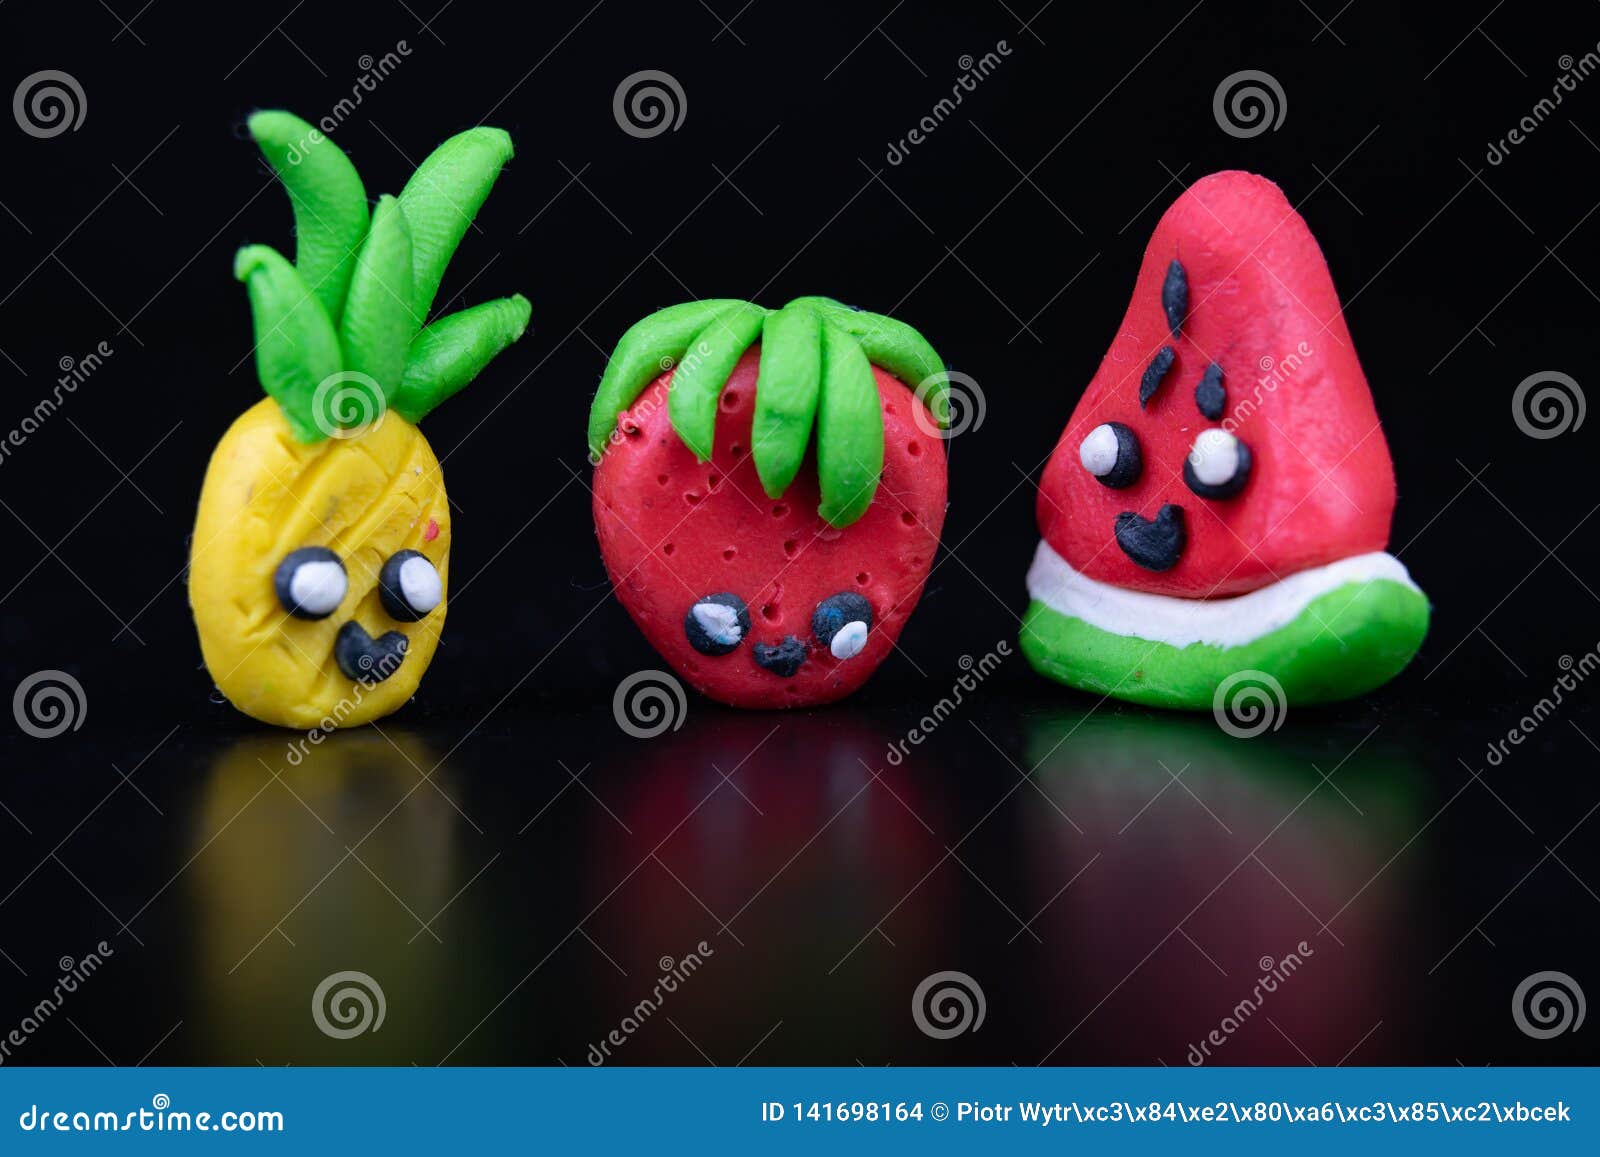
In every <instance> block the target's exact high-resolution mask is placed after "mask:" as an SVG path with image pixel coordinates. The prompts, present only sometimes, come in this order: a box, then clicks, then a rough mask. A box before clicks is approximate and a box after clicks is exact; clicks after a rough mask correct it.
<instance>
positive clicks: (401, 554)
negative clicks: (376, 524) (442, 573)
mask: <svg viewBox="0 0 1600 1157" xmlns="http://www.w3.org/2000/svg"><path fill="white" fill-rule="evenodd" d="M378 599H379V601H381V602H382V603H383V609H384V610H386V611H388V612H389V617H390V618H391V619H394V620H396V621H398V622H402V623H414V622H416V621H417V620H418V619H420V618H422V617H424V616H425V615H427V614H428V612H429V611H431V610H433V608H435V607H437V606H438V605H439V604H440V603H442V602H443V601H444V580H443V579H441V578H440V577H439V572H438V571H437V570H436V569H434V565H433V563H431V562H429V561H428V556H427V555H425V554H423V553H422V552H421V551H420V550H400V551H396V552H395V553H394V554H391V555H390V556H389V561H388V562H386V563H384V564H383V569H382V570H381V571H379V572H378Z"/></svg>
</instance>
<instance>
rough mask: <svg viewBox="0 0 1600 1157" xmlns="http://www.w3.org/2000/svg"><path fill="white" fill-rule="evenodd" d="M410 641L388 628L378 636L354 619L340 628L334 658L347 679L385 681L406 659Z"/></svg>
mask: <svg viewBox="0 0 1600 1157" xmlns="http://www.w3.org/2000/svg"><path fill="white" fill-rule="evenodd" d="M407 645H408V641H407V639H406V637H405V636H404V635H402V634H401V633H400V632H399V631H386V632H384V633H383V634H382V635H379V636H378V637H377V638H376V639H374V638H373V637H372V636H371V635H369V634H368V633H367V629H366V628H365V627H363V626H362V625H361V624H360V623H358V622H356V621H355V620H354V619H351V620H350V621H349V622H348V623H346V624H345V625H344V626H342V627H340V628H339V636H338V638H336V639H334V641H333V658H334V661H335V662H337V663H338V664H339V670H341V671H343V672H344V675H345V678H347V679H353V680H355V681H356V682H357V683H366V684H369V685H370V684H376V683H382V682H383V681H384V680H385V679H387V678H388V677H389V676H390V675H393V674H394V673H395V672H396V671H398V670H399V669H400V664H401V663H403V662H405V658H406V647H407Z"/></svg>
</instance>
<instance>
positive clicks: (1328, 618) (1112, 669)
mask: <svg viewBox="0 0 1600 1157" xmlns="http://www.w3.org/2000/svg"><path fill="white" fill-rule="evenodd" d="M1428 618H1429V607H1428V600H1427V598H1426V596H1424V595H1423V594H1422V592H1421V591H1419V590H1417V589H1416V588H1415V587H1411V586H1407V585H1405V584H1404V583H1400V582H1396V581H1394V580H1391V579H1374V580H1371V581H1367V582H1352V583H1346V584H1345V585H1343V586H1338V587H1335V588H1333V589H1332V590H1330V591H1327V592H1326V593H1325V594H1322V595H1319V596H1318V597H1317V598H1315V599H1313V600H1312V601H1311V602H1309V603H1308V604H1307V605H1306V607H1305V609H1304V610H1303V611H1301V612H1300V613H1299V614H1298V615H1296V616H1295V617H1294V618H1293V619H1291V620H1290V621H1289V622H1288V623H1286V624H1284V625H1283V626H1281V627H1279V628H1277V629H1276V630H1273V631H1270V632H1268V633H1267V634H1265V635H1262V636H1261V637H1260V638H1257V639H1254V640H1252V641H1250V642H1248V643H1242V644H1239V645H1237V646H1231V647H1218V646H1213V645H1209V644H1206V643H1191V644H1190V645H1188V646H1186V647H1177V646H1173V645H1172V644H1170V643H1161V642H1152V641H1151V640H1149V639H1142V638H1138V637H1136V636H1133V635H1119V634H1115V633H1113V632H1111V631H1106V630H1102V629H1101V628H1099V627H1096V626H1093V625H1091V624H1089V623H1087V622H1085V621H1084V620H1083V619H1079V618H1074V617H1072V616H1069V615H1064V614H1062V613H1060V612H1059V611H1056V610H1053V609H1052V608H1050V607H1048V606H1046V605H1045V604H1044V603H1042V602H1040V601H1038V600H1037V599H1035V600H1034V601H1033V602H1032V603H1031V604H1030V605H1029V607H1028V610H1027V613H1026V614H1025V615H1024V616H1023V620H1022V631H1021V644H1022V653H1023V654H1024V655H1025V656H1027V659H1028V662H1029V663H1030V664H1032V666H1033V668H1034V670H1036V671H1038V672H1039V674H1041V675H1044V676H1045V677H1046V678H1050V679H1054V680H1056V681H1057V682H1059V683H1065V684H1067V685H1068V686H1069V687H1076V688H1078V689H1079V690H1081V691H1089V692H1094V693H1097V694H1102V695H1115V696H1116V697H1117V698H1119V699H1127V700H1130V701H1132V702H1135V703H1143V704H1146V705H1148V706H1152V707H1169V708H1174V709H1180V710H1182V709H1190V710H1211V709H1212V707H1213V700H1214V698H1215V696H1216V693H1217V689H1218V687H1220V686H1221V685H1222V683H1223V682H1224V681H1225V680H1227V679H1228V678H1229V677H1230V676H1232V675H1234V674H1236V673H1237V672H1241V671H1259V672H1264V673H1266V674H1268V675H1270V676H1272V678H1274V679H1275V680H1277V682H1278V683H1279V684H1280V685H1281V686H1282V688H1283V692H1284V698H1285V700H1286V702H1288V703H1328V702H1334V701H1337V700H1340V699H1350V698H1354V697H1355V696H1358V695H1363V694H1365V693H1366V692H1368V691H1371V690H1373V689H1374V688H1376V687H1378V686H1380V685H1382V684H1384V683H1386V682H1388V681H1389V680H1390V679H1392V678H1394V677H1395V676H1396V675H1397V674H1399V673H1400V671H1401V670H1402V669H1403V668H1404V667H1405V666H1406V664H1407V663H1409V662H1410V661H1411V659H1412V657H1413V656H1414V655H1415V654H1416V653H1417V649H1418V648H1419V647H1420V646H1421V645H1422V640H1423V637H1424V636H1425V635H1426V634H1427V633H1428ZM1329 624H1331V625H1332V629H1330V628H1329V626H1327V625H1329Z"/></svg>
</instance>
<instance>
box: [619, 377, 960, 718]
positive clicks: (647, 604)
mask: <svg viewBox="0 0 1600 1157" xmlns="http://www.w3.org/2000/svg"><path fill="white" fill-rule="evenodd" d="M759 362H760V346H759V345H757V346H754V347H752V348H750V349H748V350H747V351H746V352H745V353H744V355H743V356H742V357H741V358H740V359H739V360H738V362H737V364H736V365H735V367H734V369H733V372H732V373H731V374H730V375H729V377H728V379H727V383H726V385H725V386H724V387H723V389H722V392H721V396H720V399H719V401H718V410H719V412H718V414H717V419H716V432H715V441H714V447H713V450H712V454H711V459H710V461H709V462H701V461H699V460H697V458H696V456H695V454H694V453H693V452H692V451H691V450H690V449H689V448H688V447H687V446H686V445H685V444H684V442H683V441H682V440H681V439H680V438H679V436H678V434H677V433H676V432H675V431H674V429H673V426H672V422H671V419H670V417H669V413H668V398H669V390H670V388H671V383H672V377H673V373H672V371H669V372H667V373H664V374H661V375H660V376H659V377H657V378H656V379H655V381H653V382H652V383H651V384H650V385H649V386H648V387H646V388H645V390H644V392H643V393H642V394H640V395H639V397H638V398H637V399H636V400H635V401H634V403H633V404H632V405H631V406H630V407H629V408H628V409H626V410H624V411H623V412H622V413H621V415H620V416H619V418H618V419H617V427H616V428H617V435H616V436H615V437H613V439H612V441H611V444H610V446H609V447H608V448H607V450H606V453H605V454H604V455H603V456H602V458H601V460H600V462H599V465H598V467H597V469H596V471H595V477H594V519H595V528H596V533H597V534H598V537H599V540H600V550H601V554H602V555H603V557H604V559H605V565H606V570H607V572H608V573H609V574H610V576H611V581H612V584H613V586H614V588H615V590H616V593H617V597H618V598H619V599H620V600H621V601H622V603H623V605H624V606H625V607H626V608H627V610H628V613H629V614H630V615H631V616H632V617H633V620H634V622H636V623H637V624H638V625H639V629H640V630H642V631H643V632H644V634H645V636H646V638H648V639H649V641H650V643H651V644H652V645H653V646H654V647H655V648H656V650H657V651H659V652H660V653H661V655H662V657H663V658H665V659H666V660H667V661H668V662H669V663H670V664H671V665H672V666H673V667H674V668H675V669H676V670H677V671H678V672H679V673H680V674H681V675H682V676H683V677H684V678H685V679H687V680H688V681H689V682H690V683H691V684H693V685H694V686H695V687H696V688H697V689H698V690H699V691H701V692H702V693H703V694H705V695H708V696H710V697H711V698H713V699H716V700H718V701H720V702H723V703H727V704H730V705H732V706H737V707H753V708H774V707H794V706H806V705H814V704H821V703H828V702H832V701H833V700H836V699H839V698H842V697H843V696H845V695H848V694H850V693H851V692H852V691H854V690H856V689H857V688H858V687H860V686H861V684H862V683H864V682H865V681H866V680H867V678H868V677H869V676H870V675H871V674H872V672H873V670H874V669H875V668H876V667H877V666H878V664H879V663H881V662H882V661H883V660H884V658H886V657H887V656H888V654H889V652H890V651H891V650H892V649H893V647H894V644H895V640H896V639H897V638H898V637H899V635H900V631H901V628H902V627H903V626H904V625H905V622H906V619H907V618H908V617H909V616H910V614H911V612H912V610H913V609H914V608H915V607H916V604H917V600H918V599H919V598H920V596H921V594H922V587H923V583H924V582H925V581H926V579H927V577H928V571H929V568H930V567H931V565H932V563H933V557H934V553H935V551H936V550H937V548H938V545H939V533H940V529H941V527H942V526H943V523H944V513H945V497H946V461H945V447H944V442H943V440H942V439H941V438H940V437H939V436H938V435H937V433H936V432H935V431H934V430H933V428H932V424H931V423H930V422H928V421H923V422H918V421H916V420H915V415H916V413H917V410H918V409H920V408H921V407H922V406H923V403H922V402H921V401H919V400H918V399H917V398H916V397H915V396H913V394H912V391H911V390H910V389H908V388H907V387H906V386H905V385H904V384H902V383H901V382H900V381H899V380H897V379H896V378H894V377H893V376H891V375H890V374H888V373H886V372H884V371H883V370H882V369H880V368H877V367H874V370H873V376H874V378H875V381H876V385H877V389H878V395H879V399H880V402H881V405H882V411H883V426H884V456H883V471H882V476H881V481H880V485H879V488H878V491H877V494H876V497H875V498H874V499H873V501H872V503H871V505H870V506H869V507H868V508H867V510H866V512H865V513H864V514H863V515H862V516H861V517H860V518H859V520H857V521H855V522H853V523H852V524H850V525H849V526H846V527H843V528H842V529H841V528H836V527H833V526H830V525H829V524H828V523H827V522H825V521H824V520H823V519H822V518H821V517H820V516H819V515H818V513H817V509H818V503H819V493H818V485H817V478H816V473H815V470H814V459H815V450H814V449H813V450H812V451H811V452H810V453H808V454H807V460H806V464H805V466H804V467H803V468H802V469H801V470H800V472H799V474H798V475H797V476H796V477H795V479H794V481H793V482H792V483H791V484H790V486H789V488H788V489H787V490H786V491H785V492H784V493H783V495H782V496H781V497H780V498H776V499H774V498H771V497H768V495H767V494H766V492H765V491H764V489H763V487H762V484H761V480H760V479H759V477H758V476H757V472H756V467H755V463H754V459H753V457H752V455H751V453H750V446H751V426H752V415H753V411H754V401H755V395H756V379H757V373H758V367H759ZM845 592H853V593H855V594H859V595H862V596H864V597H865V598H866V599H867V600H868V602H869V603H870V604H871V607H872V613H873V621H872V625H871V629H870V631H869V632H868V634H867V636H866V641H865V644H864V646H862V648H861V650H860V651H859V652H857V653H856V654H854V655H853V656H851V657H849V658H846V659H840V658H836V657H835V656H834V654H833V653H832V652H831V651H830V649H829V647H828V646H826V645H822V644H821V643H820V642H819V641H818V640H817V639H816V638H815V637H814V635H813V631H812V616H813V613H814V612H815V610H816V608H817V606H818V604H819V603H821V602H823V601H824V600H826V599H829V598H832V597H834V596H836V595H839V594H841V593H845ZM722 593H728V594H733V595H736V596H738V598H740V599H742V600H743V602H744V603H745V604H746V606H747V607H748V612H749V619H750V624H751V625H750V630H749V632H748V638H746V639H744V640H742V641H741V645H740V646H738V647H737V648H736V649H734V650H732V651H731V652H729V653H727V654H723V655H707V654H704V653H701V652H700V651H697V650H696V649H695V648H694V647H693V646H692V645H691V643H690V640H689V638H688V636H687V635H686V633H685V626H684V624H685V617H686V615H688V614H689V613H690V610H691V608H692V607H694V606H695V605H696V603H697V602H699V601H700V600H702V599H704V598H706V597H707V596H711V595H716V594H722ZM791 636H792V637H793V638H794V639H795V640H797V641H798V642H799V643H800V644H802V645H803V646H804V647H805V650H806V655H805V660H804V662H803V663H801V664H800V666H799V668H798V670H796V671H795V673H794V674H793V675H790V676H783V675H780V674H776V673H774V672H773V671H771V670H768V669H765V668H763V667H762V666H760V665H758V664H757V663H756V662H755V661H754V659H753V657H752V653H753V648H754V647H755V646H756V645H757V644H762V645H766V646H777V645H779V644H780V643H781V642H782V641H783V640H784V639H785V638H786V637H791Z"/></svg>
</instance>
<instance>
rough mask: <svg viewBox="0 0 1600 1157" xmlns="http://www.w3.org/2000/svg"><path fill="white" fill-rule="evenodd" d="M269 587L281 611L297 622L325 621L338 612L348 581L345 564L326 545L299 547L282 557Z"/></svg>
mask: <svg viewBox="0 0 1600 1157" xmlns="http://www.w3.org/2000/svg"><path fill="white" fill-rule="evenodd" d="M272 587H273V589H274V590H275V591H276V592H277V594H278V602H279V604H280V605H281V606H282V607H283V609H284V610H286V611H288V612H289V613H290V614H291V615H293V616H294V617H295V618H297V619H325V618H327V617H328V616H329V615H331V614H333V612H334V611H336V610H338V609H339V604H340V603H342V602H344V596H345V592H346V591H348V590H349V589H350V579H349V576H347V575H346V574H345V573H344V563H342V562H340V561H339V556H338V555H336V554H334V553H333V551H331V550H329V549H328V548H327V547H325V546H302V547H301V548H300V549H299V550H291V551H290V552H289V553H288V554H286V555H284V556H283V561H282V562H280V563H279V564H278V569H277V570H276V571H275V572H274V573H273V576H272Z"/></svg>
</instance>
